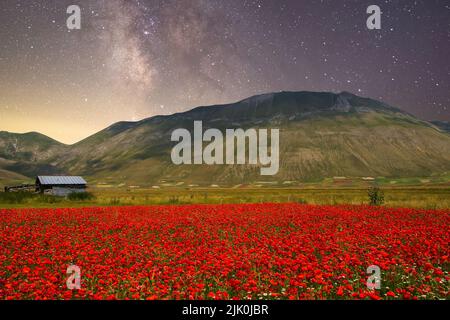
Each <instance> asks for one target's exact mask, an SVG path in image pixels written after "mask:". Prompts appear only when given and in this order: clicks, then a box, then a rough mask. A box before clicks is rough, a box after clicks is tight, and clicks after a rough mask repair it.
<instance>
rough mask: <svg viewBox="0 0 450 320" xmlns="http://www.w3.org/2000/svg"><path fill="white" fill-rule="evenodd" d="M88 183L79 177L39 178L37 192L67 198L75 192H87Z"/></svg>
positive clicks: (37, 178)
mask: <svg viewBox="0 0 450 320" xmlns="http://www.w3.org/2000/svg"><path fill="white" fill-rule="evenodd" d="M86 188H87V182H86V181H85V180H84V179H83V178H82V177H77V176H38V177H36V191H38V192H40V193H49V194H52V195H55V196H67V195H68V194H70V193H74V192H86Z"/></svg>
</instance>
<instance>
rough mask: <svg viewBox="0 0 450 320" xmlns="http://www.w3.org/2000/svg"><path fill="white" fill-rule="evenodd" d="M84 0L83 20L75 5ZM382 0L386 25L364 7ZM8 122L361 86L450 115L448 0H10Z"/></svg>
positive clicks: (107, 115) (1, 112) (5, 17)
mask: <svg viewBox="0 0 450 320" xmlns="http://www.w3.org/2000/svg"><path fill="white" fill-rule="evenodd" d="M72 4H76V5H79V6H80V8H81V30H69V29H68V28H67V25H66V20H67V18H68V17H69V15H68V14H67V13H66V9H67V7H68V6H69V5H72ZM372 4H376V5H379V6H380V8H381V10H382V18H381V30H368V29H367V26H366V20H367V18H368V16H369V15H368V14H367V13H366V9H367V7H368V6H369V5H372ZM0 24H1V28H0V131H1V130H7V131H12V132H28V131H38V132H41V133H43V134H46V135H48V136H50V137H52V138H55V139H57V140H59V141H61V142H65V143H74V142H77V141H79V140H81V139H83V138H85V137H87V136H89V135H91V134H93V133H95V132H97V131H99V130H101V129H103V128H105V127H107V126H108V125H110V124H112V123H114V122H117V121H122V120H140V119H143V118H146V117H150V116H154V115H158V114H171V113H174V112H179V111H184V110H188V109H191V108H193V107H196V106H200V105H211V104H220V103H228V102H235V101H238V100H241V99H244V98H247V97H249V96H252V95H256V94H261V93H267V92H276V91H283V90H285V91H287V90H292V91H302V90H309V91H332V92H341V91H350V92H353V93H355V94H358V95H361V96H367V97H371V98H375V99H380V100H383V101H385V102H387V103H389V104H391V105H394V106H397V107H400V108H401V109H403V110H405V111H408V112H410V113H412V114H414V115H416V116H418V117H419V118H421V119H425V120H447V121H449V120H450V81H449V80H450V65H449V60H450V2H449V1H448V0H417V1H414V0H408V1H402V0H397V1H382V0H370V1H364V0H340V1H335V0H323V1H319V0H226V1H225V0H126V1H124V0H68V1H66V0H16V1H14V0H1V4H0Z"/></svg>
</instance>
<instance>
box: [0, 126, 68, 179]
mask: <svg viewBox="0 0 450 320" xmlns="http://www.w3.org/2000/svg"><path fill="white" fill-rule="evenodd" d="M65 148H67V146H66V145H64V144H62V143H60V142H58V141H56V140H53V139H51V138H49V137H47V136H45V135H43V134H40V133H37V132H29V133H23V134H19V133H10V132H5V131H0V180H12V181H17V180H24V179H26V177H32V176H34V175H36V174H38V173H40V174H55V173H60V172H63V170H62V169H60V168H57V167H56V166H55V165H54V164H52V163H49V162H48V159H49V158H51V157H54V156H56V155H58V154H61V152H63V150H65Z"/></svg>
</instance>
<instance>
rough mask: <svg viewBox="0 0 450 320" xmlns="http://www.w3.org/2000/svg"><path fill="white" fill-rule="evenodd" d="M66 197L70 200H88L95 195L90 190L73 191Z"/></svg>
mask: <svg viewBox="0 0 450 320" xmlns="http://www.w3.org/2000/svg"><path fill="white" fill-rule="evenodd" d="M67 199H68V200H70V201H88V200H93V199H95V196H94V195H93V194H92V193H90V192H73V193H69V195H68V196H67Z"/></svg>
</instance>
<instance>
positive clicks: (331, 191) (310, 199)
mask: <svg viewBox="0 0 450 320" xmlns="http://www.w3.org/2000/svg"><path fill="white" fill-rule="evenodd" d="M382 190H383V192H384V195H385V202H384V206H388V207H410V208H424V209H444V208H447V209H448V208H450V188H449V187H448V186H435V187H384V188H382ZM89 192H90V193H92V194H93V195H94V196H95V198H94V199H92V200H88V201H86V200H81V201H77V200H69V199H66V198H58V197H53V196H45V195H31V194H30V195H29V196H27V197H24V198H22V199H19V200H17V201H11V199H8V198H7V197H6V195H7V194H4V193H0V207H1V208H27V207H82V206H128V205H130V206H131V205H154V204H199V203H210V204H225V203H269V202H274V203H280V202H298V203H308V204H320V205H338V204H356V205H359V204H368V203H369V198H368V195H367V188H269V187H264V188H160V189H127V188H91V189H89Z"/></svg>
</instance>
